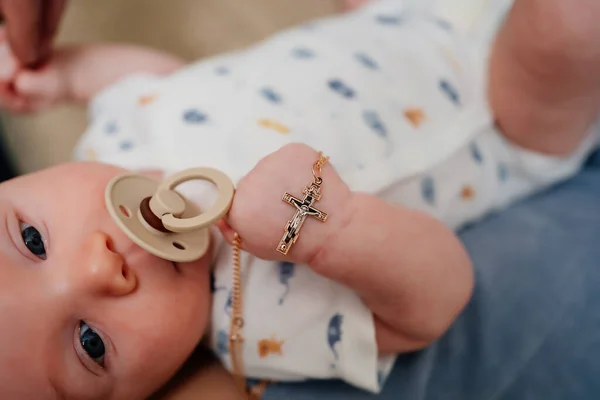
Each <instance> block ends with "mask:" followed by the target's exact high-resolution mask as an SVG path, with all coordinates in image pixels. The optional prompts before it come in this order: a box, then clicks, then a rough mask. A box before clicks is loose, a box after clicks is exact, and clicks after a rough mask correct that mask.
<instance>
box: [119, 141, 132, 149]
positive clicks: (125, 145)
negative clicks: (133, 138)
mask: <svg viewBox="0 0 600 400" xmlns="http://www.w3.org/2000/svg"><path fill="white" fill-rule="evenodd" d="M119 149H121V151H129V150H131V149H133V143H131V142H130V141H129V140H123V141H122V142H121V143H119Z"/></svg>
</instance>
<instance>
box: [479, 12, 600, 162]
mask: <svg viewBox="0 0 600 400" xmlns="http://www.w3.org/2000/svg"><path fill="white" fill-rule="evenodd" d="M598 20H600V2H598V1H597V0H518V1H515V4H514V6H513V8H512V10H511V12H510V14H509V15H508V17H507V19H506V22H505V24H504V26H503V28H502V29H501V31H500V33H499V35H498V37H497V40H496V43H495V45H494V48H493V52H492V59H491V67H490V88H489V89H490V92H489V95H490V101H491V105H492V108H493V111H494V113H495V115H496V118H497V120H498V123H499V125H500V127H501V128H502V130H503V132H504V134H505V135H506V136H507V137H508V138H509V139H511V140H512V141H514V142H515V143H517V144H518V145H521V146H523V147H525V148H529V149H531V150H534V151H540V152H544V153H549V154H556V155H565V154H568V153H569V152H571V151H572V150H574V149H575V148H576V147H577V145H578V144H579V143H580V141H581V139H582V138H583V137H584V135H585V133H586V131H587V129H588V127H589V126H590V124H591V123H592V122H593V120H594V119H595V118H596V117H597V116H598V114H599V112H600V75H599V71H600V24H599V23H598Z"/></svg>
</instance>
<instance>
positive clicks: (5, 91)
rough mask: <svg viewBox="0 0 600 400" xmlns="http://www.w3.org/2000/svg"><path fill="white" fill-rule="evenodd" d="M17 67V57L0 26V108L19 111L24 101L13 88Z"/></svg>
mask: <svg viewBox="0 0 600 400" xmlns="http://www.w3.org/2000/svg"><path fill="white" fill-rule="evenodd" d="M18 69H19V66H18V62H17V59H16V58H15V57H14V56H13V54H12V51H11V50H10V47H9V46H8V41H7V40H6V35H5V31H4V29H2V28H0V108H2V109H3V110H8V111H12V112H19V111H21V110H22V109H23V107H24V102H23V100H22V99H20V98H19V96H17V94H16V92H15V90H14V79H15V76H16V75H17V71H18Z"/></svg>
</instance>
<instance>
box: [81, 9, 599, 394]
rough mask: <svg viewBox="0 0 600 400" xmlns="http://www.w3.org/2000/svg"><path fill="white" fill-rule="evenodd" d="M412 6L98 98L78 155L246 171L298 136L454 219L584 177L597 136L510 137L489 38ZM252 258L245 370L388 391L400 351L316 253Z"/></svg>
mask: <svg viewBox="0 0 600 400" xmlns="http://www.w3.org/2000/svg"><path fill="white" fill-rule="evenodd" d="M463 1H464V0H463ZM412 3H415V1H409V0H405V1H403V0H381V1H376V2H374V3H373V4H371V5H369V6H368V7H365V8H363V9H361V10H359V11H356V12H353V13H350V14H346V15H342V16H338V17H334V18H328V19H324V20H320V21H315V22H314V23H310V24H307V25H303V26H300V27H298V28H295V29H291V30H288V31H285V32H283V33H280V34H278V35H276V36H274V37H272V38H270V39H268V40H266V41H264V42H262V43H260V44H258V45H256V46H254V47H252V48H250V49H247V50H244V51H239V52H234V53H230V54H226V55H224V56H220V57H216V58H212V59H209V60H203V61H199V62H196V63H193V64H190V65H188V66H187V67H185V68H183V69H182V70H181V71H179V72H177V73H175V74H173V75H171V76H168V77H156V76H147V75H137V76H132V77H129V78H127V79H125V80H123V81H121V82H119V83H117V84H115V85H113V86H112V87H110V88H108V89H106V90H105V91H103V92H102V93H101V94H99V95H98V96H97V97H96V99H95V100H94V101H93V103H92V105H91V125H90V127H89V128H88V130H87V132H86V133H85V135H84V136H83V138H82V139H81V142H80V144H79V145H78V148H77V158H78V159H95V160H98V161H103V162H107V163H113V164H117V165H120V166H123V167H126V168H130V169H138V170H139V169H144V168H151V169H162V170H165V171H166V172H174V171H177V170H181V169H184V168H189V167H195V166H211V167H215V168H218V169H221V170H222V171H224V172H225V173H227V174H228V175H229V176H230V177H231V178H232V179H233V180H234V182H238V181H239V180H240V178H242V177H243V176H244V175H245V174H247V173H248V172H249V171H250V170H251V169H252V168H253V167H254V166H255V164H256V163H257V162H258V161H259V160H260V159H261V158H263V157H265V156H266V155H267V154H269V153H271V152H273V151H276V150H277V149H279V148H280V147H282V146H283V145H285V144H286V143H290V142H302V143H306V144H308V145H309V146H311V147H313V148H315V149H317V150H321V151H323V152H324V153H325V154H327V155H329V156H330V157H331V162H332V164H333V165H334V166H335V168H336V170H337V171H338V172H339V174H340V176H341V177H342V179H344V180H345V181H346V182H347V183H348V185H349V186H350V187H351V188H352V189H353V190H359V191H365V192H368V193H372V194H374V195H377V196H379V197H381V198H383V199H385V200H387V201H389V202H391V203H396V204H401V205H403V206H405V207H411V208H415V209H419V210H422V211H424V212H426V213H429V214H431V215H433V216H435V217H437V218H439V219H440V220H442V221H444V222H445V223H446V224H448V225H449V226H450V227H452V228H458V227H460V226H461V225H464V224H465V223H468V222H472V221H474V220H476V219H478V218H480V217H482V216H483V215H485V214H486V213H489V212H491V211H493V210H496V209H498V208H501V207H504V206H506V205H507V204H508V203H510V202H513V201H515V200H517V199H519V198H522V197H523V196H527V195H530V194H531V193H533V192H534V191H537V190H540V189H541V188H543V187H545V186H547V185H548V184H550V183H553V182H556V181H558V180H561V179H565V178H567V177H569V176H571V175H572V174H574V173H575V172H576V171H577V170H578V168H579V167H580V165H581V162H582V160H583V158H584V157H585V155H586V154H587V152H588V151H589V150H590V149H591V147H592V145H593V142H594V141H595V137H593V135H590V138H589V140H588V141H587V142H586V143H584V144H583V145H582V146H581V148H580V150H579V151H577V152H576V154H573V155H572V156H570V157H568V158H565V159H554V158H550V157H545V156H542V155H539V154H533V153H530V152H527V151H524V150H521V149H518V148H516V147H514V146H513V145H511V144H510V143H508V142H507V141H506V140H505V139H504V138H503V137H502V136H501V134H499V132H498V131H497V130H496V129H495V127H494V125H493V121H492V118H491V115H490V112H489V110H488V108H487V104H486V101H485V89H486V80H485V72H486V62H487V52H488V51H489V42H490V40H480V39H481V38H477V39H478V42H477V43H475V41H474V36H470V37H469V36H468V35H464V34H463V33H461V30H460V29H453V25H452V24H451V23H449V22H448V21H446V20H442V19H440V16H439V15H438V14H436V13H435V12H433V11H431V12H430V11H428V9H427V8H424V7H413V5H414V4H412ZM503 3H506V1H503ZM497 14H498V15H497V16H496V17H497V19H498V20H499V19H500V17H501V13H500V12H498V13H497ZM490 38H491V34H490V35H488V38H487V39H490ZM482 43H485V45H481V44H482ZM307 167H308V168H310V166H307ZM194 195H195V196H196V198H198V201H200V202H202V201H206V195H207V194H206V193H195V194H194ZM273 201H280V199H273ZM282 223H285V221H283V222H282ZM309 223H310V222H309ZM215 260H216V261H215V272H214V274H215V284H214V286H215V287H214V304H213V312H212V327H213V332H212V334H211V335H212V343H213V348H214V350H215V352H216V353H217V354H218V355H219V356H220V357H221V359H222V361H223V363H224V364H225V366H227V367H229V366H230V360H229V354H228V352H229V349H228V348H227V346H228V345H227V332H228V331H229V321H230V312H231V298H230V296H231V277H232V268H231V248H230V247H229V245H226V244H221V245H220V248H219V249H218V251H217V254H216V258H215ZM242 261H243V262H242V265H243V284H244V286H243V291H244V302H243V303H244V310H243V313H244V318H245V321H246V325H245V327H244V336H245V337H246V341H245V345H244V349H243V358H244V366H245V372H246V373H247V374H248V376H249V377H252V378H257V379H263V378H266V379H273V380H303V379H307V378H336V377H337V378H341V379H344V380H346V381H347V382H349V383H350V384H353V385H355V386H358V387H361V388H363V389H366V390H369V391H372V392H377V391H379V390H380V388H381V384H382V382H383V380H384V379H385V377H386V376H387V374H388V372H389V370H390V368H391V365H392V363H393V361H394V357H387V358H380V357H378V352H377V346H376V343H375V332H374V324H373V318H372V314H371V312H370V310H369V309H367V308H366V307H365V305H364V304H363V303H362V302H361V300H360V299H359V298H358V296H356V294H354V293H353V292H352V291H350V290H349V289H347V288H345V287H343V286H341V285H339V284H337V283H335V282H332V281H330V280H327V279H325V278H322V277H320V276H317V275H316V274H315V273H313V272H312V270H311V269H309V268H308V267H307V266H304V265H293V264H290V263H274V262H266V261H263V260H260V259H256V258H254V257H251V256H249V255H248V254H245V255H244V256H243V258H242ZM373 273H377V272H376V266H374V272H373Z"/></svg>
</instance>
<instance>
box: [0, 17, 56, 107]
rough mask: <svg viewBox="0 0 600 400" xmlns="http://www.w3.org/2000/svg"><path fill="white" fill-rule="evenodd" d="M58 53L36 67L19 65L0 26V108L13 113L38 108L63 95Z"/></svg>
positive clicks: (50, 103) (51, 103) (54, 101)
mask: <svg viewBox="0 0 600 400" xmlns="http://www.w3.org/2000/svg"><path fill="white" fill-rule="evenodd" d="M62 58H63V57H62V56H61V53H60V52H58V53H57V54H56V55H55V57H53V59H52V60H51V61H50V63H49V64H47V65H44V66H42V67H40V68H39V69H35V70H32V69H27V68H24V67H22V66H20V65H19V62H18V61H17V59H16V57H15V56H14V54H13V52H12V51H11V49H10V47H9V45H8V41H7V40H6V32H5V30H4V29H3V28H0V108H2V109H4V110H8V111H11V112H15V113H23V112H33V111H40V110H43V109H46V108H48V107H49V106H51V105H53V104H55V103H56V102H58V101H60V100H63V99H64V97H65V96H66V92H67V90H66V82H65V80H64V79H62V73H61V69H62V67H61V65H62V62H61V59H62Z"/></svg>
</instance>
